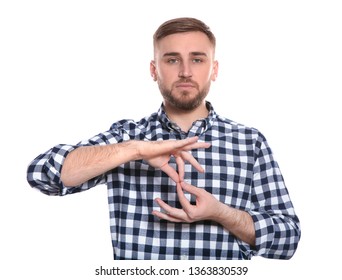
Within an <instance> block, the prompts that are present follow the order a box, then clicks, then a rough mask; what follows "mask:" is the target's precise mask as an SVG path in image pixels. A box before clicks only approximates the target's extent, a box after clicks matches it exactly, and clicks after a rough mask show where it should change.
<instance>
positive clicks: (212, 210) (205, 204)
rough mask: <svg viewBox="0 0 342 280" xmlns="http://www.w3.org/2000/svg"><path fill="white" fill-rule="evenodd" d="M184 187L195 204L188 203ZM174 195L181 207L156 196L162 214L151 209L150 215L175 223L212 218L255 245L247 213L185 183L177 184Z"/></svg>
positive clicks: (243, 239)
mask: <svg viewBox="0 0 342 280" xmlns="http://www.w3.org/2000/svg"><path fill="white" fill-rule="evenodd" d="M183 190H185V191H187V192H188V193H190V194H193V195H195V196H196V205H192V204H191V203H190V201H189V200H188V199H187V198H186V197H185V194H184V192H183ZM177 195H178V199H179V202H180V204H181V205H182V209H179V208H174V207H171V206H170V205H168V204H166V203H165V202H164V201H162V200H161V199H160V198H157V199H156V202H157V203H158V204H159V206H160V207H161V208H162V209H163V210H164V211H165V213H162V212H160V211H156V210H154V211H152V214H153V215H154V216H156V217H158V218H159V219H164V220H167V221H170V222H176V223H182V222H183V223H184V222H185V223H193V222H196V221H202V220H211V221H215V222H217V223H219V224H221V225H222V226H223V227H224V228H225V229H226V230H228V231H229V232H231V233H232V234H234V235H235V236H236V237H237V238H239V239H241V240H242V241H244V242H247V243H248V244H250V245H251V246H254V245H255V229H254V222H253V219H252V217H251V216H250V215H249V213H248V212H245V211H242V210H239V209H235V208H232V207H230V206H228V205H225V204H223V203H221V202H220V201H218V200H217V199H216V198H215V197H214V196H213V195H212V194H211V193H209V192H207V191H206V190H204V189H201V188H197V187H195V186H192V185H190V184H187V183H185V182H181V183H178V184H177Z"/></svg>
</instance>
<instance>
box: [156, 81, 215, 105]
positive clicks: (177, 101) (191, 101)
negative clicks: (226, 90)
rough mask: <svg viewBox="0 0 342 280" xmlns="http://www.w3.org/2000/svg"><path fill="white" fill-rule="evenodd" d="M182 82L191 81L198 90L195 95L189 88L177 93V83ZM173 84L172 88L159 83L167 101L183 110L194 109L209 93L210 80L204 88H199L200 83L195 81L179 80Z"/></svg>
mask: <svg viewBox="0 0 342 280" xmlns="http://www.w3.org/2000/svg"><path fill="white" fill-rule="evenodd" d="M180 82H191V83H192V84H193V85H194V89H196V90H197V93H196V94H195V96H193V97H191V95H193V93H191V92H190V91H188V90H182V91H181V92H180V93H178V94H175V93H174V90H175V88H176V87H175V84H177V83H180ZM175 84H173V85H172V87H171V89H168V88H166V87H165V86H164V85H163V84H162V83H158V86H159V90H160V92H161V94H162V96H163V98H164V100H165V101H166V102H168V103H169V104H170V105H172V106H173V107H175V108H177V109H179V110H182V111H192V110H194V109H196V108H197V107H198V106H200V105H201V104H202V102H203V100H204V99H205V98H206V96H207V95H208V93H209V89H210V82H209V83H208V84H207V85H206V86H205V87H204V88H203V89H202V90H199V87H198V84H197V83H196V82H193V81H188V80H186V81H185V80H184V81H178V82H176V83H175Z"/></svg>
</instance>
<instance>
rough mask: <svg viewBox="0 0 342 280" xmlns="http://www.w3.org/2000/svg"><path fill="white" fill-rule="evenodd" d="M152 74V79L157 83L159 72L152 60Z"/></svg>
mask: <svg viewBox="0 0 342 280" xmlns="http://www.w3.org/2000/svg"><path fill="white" fill-rule="evenodd" d="M150 73H151V77H152V78H153V81H157V71H156V64H155V62H154V60H151V62H150Z"/></svg>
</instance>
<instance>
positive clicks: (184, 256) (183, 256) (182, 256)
mask: <svg viewBox="0 0 342 280" xmlns="http://www.w3.org/2000/svg"><path fill="white" fill-rule="evenodd" d="M180 259H181V260H182V261H185V260H188V259H189V256H187V255H181V257H180Z"/></svg>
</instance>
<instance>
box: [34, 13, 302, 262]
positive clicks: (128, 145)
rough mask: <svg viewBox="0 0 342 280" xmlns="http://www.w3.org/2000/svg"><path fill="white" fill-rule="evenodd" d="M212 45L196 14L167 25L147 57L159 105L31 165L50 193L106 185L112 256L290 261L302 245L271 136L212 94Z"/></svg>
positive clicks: (36, 183) (37, 181)
mask: <svg viewBox="0 0 342 280" xmlns="http://www.w3.org/2000/svg"><path fill="white" fill-rule="evenodd" d="M215 44H216V41H215V36H214V35H213V33H212V32H211V31H210V29H209V27H207V26H206V25H205V24H204V23H203V22H201V21H199V20H197V19H193V18H177V19H173V20H170V21H167V22H165V23H163V24H162V25H161V26H160V27H159V28H158V29H157V31H156V32H155V34H154V60H153V61H151V64H150V72H151V76H152V77H153V79H154V81H156V82H157V83H158V86H159V89H160V92H161V94H162V96H163V100H164V101H163V104H162V106H161V108H160V109H159V111H158V112H157V113H154V114H152V115H151V116H149V117H146V118H143V119H142V120H140V121H139V122H134V121H132V120H121V121H118V122H116V123H114V124H113V125H112V126H111V128H110V130H108V131H107V132H104V133H101V134H99V135H97V136H95V137H93V138H92V139H90V140H87V141H83V142H80V143H79V144H77V145H58V146H55V147H53V148H52V149H50V150H49V151H47V152H46V153H44V154H42V155H40V156H38V157H37V158H36V159H35V160H33V162H32V163H31V164H30V166H29V168H28V182H29V183H30V184H31V186H33V187H35V188H38V189H39V190H41V191H42V192H43V193H46V194H49V195H66V194H71V193H75V192H79V191H83V190H87V189H89V188H91V187H94V186H95V185H97V184H102V183H106V184H107V187H108V203H109V208H110V225H111V234H112V245H113V251H114V259H250V258H251V257H252V256H254V255H259V256H263V257H267V258H279V259H288V258H291V257H292V256H293V254H294V253H295V251H296V248H297V245H298V242H299V239H300V225H299V220H298V218H297V216H296V214H295V211H294V208H293V205H292V203H291V200H290V197H289V195H288V191H287V189H286V187H285V184H284V181H283V178H282V175H281V173H280V170H279V168H278V165H277V163H276V161H275V160H274V159H273V156H272V152H271V150H270V148H269V146H268V144H267V142H266V139H265V138H264V136H263V135H262V134H261V133H260V132H259V131H258V130H256V129H254V128H249V127H245V126H243V125H241V124H238V123H235V122H232V121H230V120H228V119H226V118H223V117H221V116H219V115H218V114H217V113H216V112H215V111H214V109H213V107H212V105H211V103H209V102H207V101H206V100H205V99H206V96H207V94H208V92H209V89H210V84H211V82H212V81H215V79H216V76H217V73H218V62H217V61H216V60H215ZM189 163H190V164H189Z"/></svg>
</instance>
